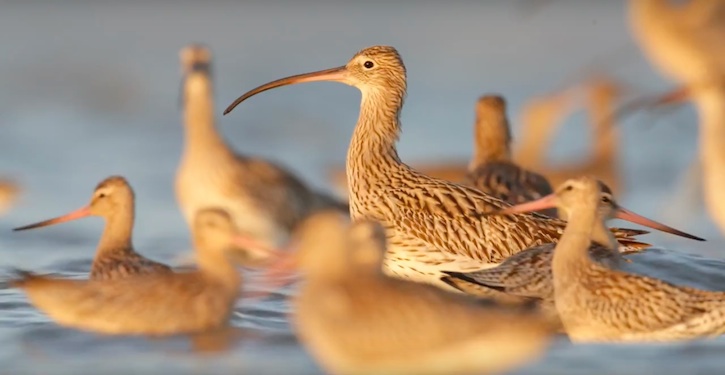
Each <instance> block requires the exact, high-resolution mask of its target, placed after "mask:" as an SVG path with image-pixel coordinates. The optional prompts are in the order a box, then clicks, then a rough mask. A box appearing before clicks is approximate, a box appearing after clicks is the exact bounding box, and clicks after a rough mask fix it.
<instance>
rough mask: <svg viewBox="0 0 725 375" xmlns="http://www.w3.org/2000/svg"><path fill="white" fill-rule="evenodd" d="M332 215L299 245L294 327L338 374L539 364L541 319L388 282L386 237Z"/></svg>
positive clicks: (546, 334) (375, 227) (306, 231)
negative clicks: (535, 361)
mask: <svg viewBox="0 0 725 375" xmlns="http://www.w3.org/2000/svg"><path fill="white" fill-rule="evenodd" d="M348 222H349V220H348V219H347V218H346V217H342V216H341V215H340V214H338V213H335V212H325V213H320V214H318V215H315V216H312V217H310V218H309V219H308V220H307V221H306V222H305V223H304V224H303V225H302V226H300V232H299V234H298V236H297V237H296V238H295V240H297V241H295V242H297V251H296V252H293V253H288V254H291V255H290V256H291V257H294V258H293V261H292V262H286V264H287V266H290V265H293V266H296V267H295V268H299V270H300V271H301V272H302V274H303V275H304V277H305V282H304V284H303V285H302V286H301V289H300V291H299V293H298V294H297V295H296V296H295V297H294V300H293V306H294V311H295V313H294V315H293V316H292V317H291V319H292V324H293V326H294V329H295V331H296V332H297V335H298V336H299V338H300V341H301V342H302V344H303V345H304V346H305V347H306V348H307V350H308V351H309V352H310V353H311V354H312V356H313V357H314V358H315V359H316V360H317V361H318V363H320V365H321V366H322V367H323V368H324V369H325V370H326V371H328V372H330V373H332V374H469V373H471V374H472V373H475V374H480V373H492V372H495V373H498V372H501V371H505V370H507V369H509V368H512V367H515V366H519V365H521V364H523V363H525V362H527V361H530V360H532V359H534V358H535V357H537V356H538V355H539V354H541V352H542V351H543V350H544V348H545V346H546V344H547V343H548V342H549V340H550V338H551V335H552V333H553V330H554V327H553V325H552V324H551V323H550V322H549V321H548V320H546V319H545V318H543V317H542V316H540V315H539V314H538V313H536V312H535V311H531V310H524V309H511V308H504V307H502V306H496V305H493V304H491V303H488V302H486V301H476V300H474V299H472V298H467V297H465V296H462V295H459V294H454V293H450V292H447V291H443V290H440V289H438V288H435V287H433V286H431V285H426V284H420V283H414V282H410V281H405V280H399V279H395V278H391V277H389V276H386V275H384V274H383V272H382V262H383V257H384V254H385V232H384V230H383V228H382V227H381V226H380V225H379V224H377V223H375V222H372V221H366V220H363V221H359V222H357V223H355V224H353V225H352V226H349V225H348Z"/></svg>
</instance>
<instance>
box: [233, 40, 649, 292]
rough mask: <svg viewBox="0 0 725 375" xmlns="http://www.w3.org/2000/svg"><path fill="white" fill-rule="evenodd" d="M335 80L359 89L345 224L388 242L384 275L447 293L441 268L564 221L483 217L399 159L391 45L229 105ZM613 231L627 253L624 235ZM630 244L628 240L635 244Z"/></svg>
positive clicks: (398, 80) (492, 203) (504, 253)
mask: <svg viewBox="0 0 725 375" xmlns="http://www.w3.org/2000/svg"><path fill="white" fill-rule="evenodd" d="M312 81H337V82H342V83H346V84H348V85H352V86H355V87H357V88H358V89H359V90H360V91H361V92H362V102H361V106H360V117H359V120H358V123H357V126H356V127H355V131H354V133H353V136H352V141H351V143H350V148H349V150H348V154H347V173H348V186H349V189H350V213H351V216H352V218H353V220H359V219H372V220H376V221H380V222H381V223H382V224H383V226H384V227H385V228H386V230H387V236H388V239H389V241H390V242H389V246H388V253H387V256H386V259H385V260H386V261H385V265H386V270H387V272H389V273H390V274H392V275H396V276H398V277H403V278H410V279H413V280H418V281H424V282H430V283H434V284H436V285H439V286H442V287H444V288H450V287H449V286H448V285H447V284H445V283H444V282H442V281H441V280H440V278H441V277H442V276H444V275H443V274H442V271H444V270H446V271H458V272H467V271H474V270H478V269H482V268H486V267H489V266H491V264H492V263H497V262H500V261H502V260H503V259H505V258H506V257H508V256H510V255H512V254H515V253H517V252H519V251H521V250H523V249H526V248H529V247H532V246H536V245H541V244H543V243H549V242H556V241H557V240H558V238H559V236H560V235H561V233H562V231H563V229H564V226H565V223H564V222H563V221H561V220H558V219H553V218H547V217H543V216H539V215H512V216H506V217H503V216H487V217H483V218H482V217H481V214H482V213H485V212H489V211H492V210H499V209H502V208H504V207H508V204H506V203H505V202H503V201H501V200H499V199H497V198H494V197H491V196H489V195H487V194H485V193H482V192H479V191H478V190H475V189H473V188H469V187H466V186H462V185H457V184H454V183H450V182H446V181H443V180H438V179H435V178H431V177H429V176H425V175H423V174H421V173H419V172H417V171H415V170H414V169H412V168H410V167H409V166H407V165H406V164H404V163H402V162H401V161H400V158H399V157H398V153H397V151H396V148H395V143H396V141H397V139H398V137H399V135H400V122H399V114H400V110H401V108H402V106H403V98H404V97H405V93H406V74H405V66H404V65H403V61H402V59H401V58H400V55H399V54H398V52H397V51H396V50H395V48H393V47H389V46H375V47H370V48H366V49H364V50H362V51H360V52H358V53H357V54H356V55H355V56H354V57H353V58H352V59H351V60H350V61H349V62H348V63H347V65H345V66H342V67H338V68H333V69H328V70H323V71H319V72H314V73H307V74H301V75H296V76H292V77H287V78H283V79H279V80H276V81H273V82H270V83H267V84H264V85H262V86H259V87H257V88H255V89H253V90H251V91H249V92H247V93H246V94H244V95H242V96H241V97H239V98H238V99H237V100H235V101H234V103H232V104H231V105H230V106H229V107H228V108H227V109H226V110H225V112H224V113H225V114H226V113H229V112H230V111H231V110H232V109H233V108H234V107H236V106H237V105H238V104H239V103H241V102H242V101H244V100H246V99H247V98H249V97H251V96H253V95H255V94H258V93H260V92H263V91H266V90H269V89H272V88H275V87H279V86H283V85H289V84H294V83H301V82H312ZM641 233H642V232H641V231H639V232H632V231H629V230H617V236H618V237H619V238H620V239H622V241H624V242H626V243H627V246H630V245H631V246H632V248H634V249H636V248H642V247H646V246H648V245H646V244H642V243H632V242H631V241H633V240H632V238H631V237H630V236H631V235H635V234H641ZM635 242H636V241H635Z"/></svg>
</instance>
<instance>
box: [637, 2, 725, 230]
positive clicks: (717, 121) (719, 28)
mask: <svg viewBox="0 0 725 375" xmlns="http://www.w3.org/2000/svg"><path fill="white" fill-rule="evenodd" d="M629 4H630V7H629V8H630V9H629V13H630V24H631V28H632V32H633V34H634V37H635V39H636V40H637V41H638V42H639V44H640V46H641V47H642V49H643V50H644V52H645V54H646V55H647V56H648V57H649V59H650V61H651V63H652V64H653V65H655V66H656V67H657V68H659V70H660V71H661V72H662V73H663V74H665V75H667V76H669V77H670V78H672V79H673V80H675V81H677V82H679V83H680V84H681V85H683V86H684V87H685V91H686V94H687V96H688V97H690V98H692V100H694V103H695V106H696V107H697V112H698V114H699V117H700V141H699V147H698V150H699V153H700V163H701V167H702V181H703V183H702V185H703V188H704V198H705V205H706V207H707V209H708V211H709V213H710V216H711V217H712V218H713V220H714V221H715V222H716V223H717V225H718V226H719V227H720V231H721V232H723V233H725V194H723V186H725V126H723V124H724V123H725V44H724V43H723V41H725V1H722V0H690V1H688V2H686V3H684V4H672V3H671V2H668V1H662V0H631V1H630V3H629Z"/></svg>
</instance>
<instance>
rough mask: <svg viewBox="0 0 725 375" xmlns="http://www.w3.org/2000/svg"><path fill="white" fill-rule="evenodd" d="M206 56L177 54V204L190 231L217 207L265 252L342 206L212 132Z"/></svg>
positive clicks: (200, 50)
mask: <svg viewBox="0 0 725 375" xmlns="http://www.w3.org/2000/svg"><path fill="white" fill-rule="evenodd" d="M211 58H212V57H211V52H210V51H209V50H208V49H207V48H206V47H204V46H201V45H190V46H188V47H186V48H184V49H182V50H181V54H180V59H181V66H182V73H183V76H184V79H183V87H182V90H183V92H182V96H183V98H182V99H183V122H184V132H185V134H184V152H183V154H182V156H181V160H180V163H179V167H178V169H177V174H176V185H175V188H176V198H177V201H178V204H179V207H180V208H181V211H182V213H183V214H184V217H185V218H186V221H187V223H188V224H189V226H191V225H192V222H193V219H194V215H195V213H196V211H198V210H200V209H203V208H207V207H221V208H224V209H225V210H227V212H229V214H230V215H231V216H232V218H233V220H234V222H235V224H236V225H237V227H238V228H239V230H241V231H242V232H244V233H246V234H247V235H248V236H250V237H251V238H252V239H254V240H255V241H257V242H259V243H260V244H264V245H266V246H269V247H277V246H281V245H282V244H284V243H285V242H286V241H287V239H288V236H289V233H290V231H291V230H292V229H293V228H294V227H295V225H297V223H299V222H300V220H302V219H303V218H304V217H305V216H307V215H309V214H310V213H311V212H314V211H316V210H318V209H323V208H330V207H337V208H339V209H340V210H343V211H347V210H348V207H347V205H346V204H343V203H340V202H338V201H336V200H334V199H333V198H331V197H330V196H327V195H325V194H322V193H318V192H315V191H313V190H311V189H310V188H309V187H308V186H307V185H306V184H305V183H304V182H303V181H302V180H300V179H299V178H298V177H297V176H295V175H294V174H293V173H292V172H290V171H289V170H287V169H285V168H284V167H282V166H280V165H278V164H275V163H273V162H270V161H268V160H265V159H262V158H258V157H253V156H248V155H243V154H236V153H235V152H234V150H232V149H231V147H229V145H228V144H227V142H226V141H225V140H224V139H223V137H222V136H221V134H219V132H218V131H217V129H216V123H215V119H214V101H213V100H214V99H213V87H212V81H211Z"/></svg>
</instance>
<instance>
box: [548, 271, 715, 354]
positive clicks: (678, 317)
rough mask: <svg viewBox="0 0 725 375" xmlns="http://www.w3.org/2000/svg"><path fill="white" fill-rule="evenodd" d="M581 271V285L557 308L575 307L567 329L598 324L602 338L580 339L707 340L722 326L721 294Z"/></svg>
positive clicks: (615, 273)
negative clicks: (695, 337) (699, 337)
mask: <svg viewBox="0 0 725 375" xmlns="http://www.w3.org/2000/svg"><path fill="white" fill-rule="evenodd" d="M579 272H580V273H581V275H580V278H579V280H581V282H580V283H577V284H576V285H573V286H572V288H573V289H572V290H569V291H567V292H566V296H567V299H570V301H569V302H567V303H562V304H561V306H562V307H561V308H563V309H568V308H569V306H576V313H570V314H567V315H569V316H571V318H570V319H569V322H565V324H566V325H567V326H576V325H578V324H579V321H582V322H583V321H586V326H589V327H591V325H592V324H597V325H598V329H597V331H599V332H600V333H601V334H599V335H597V337H587V336H586V333H584V334H579V337H580V338H584V339H592V340H599V341H607V340H608V339H616V338H619V339H622V338H621V335H622V333H624V334H625V337H624V338H625V339H626V338H627V337H630V338H631V339H632V340H644V339H648V340H653V339H657V340H672V339H677V338H693V337H694V336H698V335H700V336H709V335H711V334H712V333H713V330H718V329H719V330H720V331H722V329H723V328H722V327H725V292H711V291H704V290H698V289H693V288H688V287H679V286H675V285H672V284H670V283H667V282H665V281H662V280H658V279H654V278H650V277H645V276H639V275H633V274H628V273H625V272H620V271H614V270H611V269H608V268H604V267H602V266H600V265H596V264H592V265H591V266H590V267H587V268H585V269H581V270H579ZM557 298H558V297H557ZM557 306H559V302H558V301H557ZM572 308H574V307H572ZM564 313H565V312H563V313H562V314H564ZM688 322H691V324H688ZM695 322H697V323H695ZM718 327H721V328H718ZM567 329H569V328H567ZM588 330H591V331H594V330H595V329H591V328H590V329H588ZM666 332H669V333H670V334H672V336H668V335H667V334H665V333H666ZM640 334H641V335H640ZM582 335H584V337H582ZM627 335H629V336H627Z"/></svg>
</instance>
